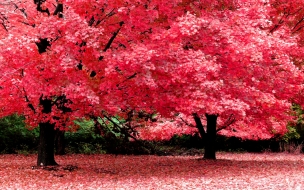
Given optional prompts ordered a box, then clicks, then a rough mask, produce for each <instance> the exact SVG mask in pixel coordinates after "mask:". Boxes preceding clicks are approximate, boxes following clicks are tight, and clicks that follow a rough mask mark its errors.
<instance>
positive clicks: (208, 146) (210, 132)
mask: <svg viewBox="0 0 304 190" xmlns="http://www.w3.org/2000/svg"><path fill="white" fill-rule="evenodd" d="M217 117H218V115H209V114H206V118H207V131H205V128H204V126H203V124H202V121H201V118H200V117H199V115H198V114H197V113H194V114H193V118H194V121H195V124H196V127H197V128H198V131H199V133H200V135H201V138H202V140H203V143H204V147H205V154H204V159H212V160H215V159H216V157H215V151H216V150H215V140H216V122H217V121H216V120H217Z"/></svg>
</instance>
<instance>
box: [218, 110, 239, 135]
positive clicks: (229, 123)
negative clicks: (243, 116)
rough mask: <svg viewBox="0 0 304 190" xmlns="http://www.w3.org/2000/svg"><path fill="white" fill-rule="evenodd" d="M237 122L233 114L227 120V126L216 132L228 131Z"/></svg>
mask: <svg viewBox="0 0 304 190" xmlns="http://www.w3.org/2000/svg"><path fill="white" fill-rule="evenodd" d="M234 122H235V117H234V115H233V114H231V115H230V116H229V118H228V119H227V120H226V122H225V124H224V125H223V126H221V127H219V128H218V129H217V130H216V132H219V131H220V130H223V129H226V128H227V127H229V126H230V125H232V124H233V123H234Z"/></svg>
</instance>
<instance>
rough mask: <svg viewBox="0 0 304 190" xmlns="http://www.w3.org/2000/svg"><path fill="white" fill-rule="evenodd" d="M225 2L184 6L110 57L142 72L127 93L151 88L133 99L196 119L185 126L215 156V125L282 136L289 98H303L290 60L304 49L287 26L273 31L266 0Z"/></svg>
mask: <svg viewBox="0 0 304 190" xmlns="http://www.w3.org/2000/svg"><path fill="white" fill-rule="evenodd" d="M234 2H235V1H234ZM197 7H204V6H197ZM226 7H227V9H224V8H223V9H220V10H218V8H217V7H216V6H212V4H211V6H210V7H209V8H201V9H194V8H192V9H189V10H188V12H187V13H186V14H185V15H183V16H180V17H177V18H176V19H175V21H174V22H170V27H168V28H169V29H168V28H167V29H162V30H160V31H158V32H156V33H153V35H152V37H151V38H150V41H147V42H146V43H145V44H136V45H133V46H131V47H130V48H129V49H128V50H127V51H126V52H125V53H121V54H119V55H116V56H115V57H113V56H112V57H111V56H110V55H108V56H107V57H111V58H110V59H111V61H112V63H113V60H115V59H116V62H115V64H114V65H120V66H119V68H124V72H126V73H127V72H131V71H132V72H136V73H137V79H139V78H140V79H141V80H139V82H138V83H136V84H135V86H132V87H130V89H129V90H130V92H128V93H127V94H128V95H129V96H131V97H133V96H134V94H140V92H141V91H143V89H149V93H150V94H149V96H148V97H147V100H142V101H138V102H144V103H147V102H149V101H150V102H151V101H152V102H154V104H153V103H151V104H149V105H153V109H155V110H157V111H158V112H159V113H160V115H162V116H163V117H169V116H170V114H171V117H174V114H176V113H182V114H183V115H185V116H186V117H188V118H189V117H190V116H192V117H193V118H194V122H195V124H191V123H190V126H191V125H195V126H196V127H197V129H198V131H199V133H200V135H201V137H202V138H204V139H205V146H206V147H205V155H204V158H206V159H215V158H216V157H215V149H214V143H215V136H216V133H217V132H220V133H221V134H223V135H227V136H238V137H241V138H247V139H265V138H271V137H273V136H275V135H283V134H284V133H285V132H286V126H287V122H288V121H289V120H292V119H293V117H292V116H291V114H290V112H291V111H290V108H291V104H292V102H298V103H300V104H302V103H303V102H302V94H301V92H302V81H303V74H302V71H301V69H300V68H299V67H297V66H296V65H295V64H294V61H293V58H294V57H296V56H298V57H300V56H301V53H299V52H303V51H302V50H301V46H299V44H298V38H297V36H296V35H292V31H291V30H290V29H289V28H287V27H280V28H278V29H276V30H275V31H274V30H273V27H274V24H273V22H272V17H273V14H272V12H271V11H272V7H271V6H270V4H269V3H267V2H266V1H238V2H237V3H235V4H233V6H226ZM168 20H169V19H168ZM173 20H174V19H173ZM130 55H132V56H130ZM127 66H129V68H130V69H129V68H128V67H127ZM133 85H134V84H133ZM131 91H132V92H131ZM135 91H136V93H134V92H135ZM125 92H126V91H125ZM113 93H115V92H114V91H113ZM150 102H149V103H150ZM141 106H143V105H141ZM202 118H206V119H205V120H202ZM185 123H188V124H189V122H185ZM205 126H206V128H207V129H206V128H205ZM151 128H152V129H151V130H150V131H153V132H155V130H154V129H153V127H151ZM172 129H173V128H172ZM160 130H162V129H160ZM173 130H174V129H173ZM189 131H191V130H189ZM158 134H159V135H163V136H168V137H169V136H172V134H174V131H170V134H165V133H161V132H160V133H158ZM145 135H146V136H145V137H144V138H150V137H149V136H148V133H145ZM150 135H151V136H152V135H153V134H152V133H150ZM150 139H151V138H150Z"/></svg>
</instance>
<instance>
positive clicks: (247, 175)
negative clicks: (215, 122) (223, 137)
mask: <svg viewBox="0 0 304 190" xmlns="http://www.w3.org/2000/svg"><path fill="white" fill-rule="evenodd" d="M199 158H200V157H198V156H163V157H160V156H115V155H66V156H57V157H56V161H57V162H58V163H59V164H60V167H56V168H45V169H35V168H34V169H32V166H33V165H35V163H36V155H30V156H24V155H0V189H27V190H30V189H56V190H58V189H73V190H74V189H92V190H95V189H145V190H146V189H276V190H278V189H282V190H283V189H284V190H286V189H299V190H300V189H304V155H292V154H271V153H263V154H249V153H242V154H232V153H218V154H217V158H218V160H216V161H210V160H202V159H199Z"/></svg>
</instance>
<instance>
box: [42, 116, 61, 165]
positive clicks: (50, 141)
mask: <svg viewBox="0 0 304 190" xmlns="http://www.w3.org/2000/svg"><path fill="white" fill-rule="evenodd" d="M39 128H40V133H39V147H38V159H37V166H52V165H58V164H57V163H56V161H55V157H54V135H55V130H54V124H50V123H49V122H47V123H40V124H39Z"/></svg>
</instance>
